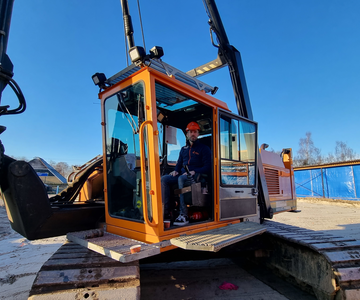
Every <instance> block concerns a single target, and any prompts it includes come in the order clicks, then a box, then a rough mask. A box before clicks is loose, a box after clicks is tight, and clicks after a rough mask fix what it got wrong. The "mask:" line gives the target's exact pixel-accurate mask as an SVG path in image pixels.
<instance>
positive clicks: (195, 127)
mask: <svg viewBox="0 0 360 300" xmlns="http://www.w3.org/2000/svg"><path fill="white" fill-rule="evenodd" d="M189 130H199V131H200V126H199V124H198V123H196V122H190V123H189V124H188V125H187V126H186V132H188V131H189Z"/></svg>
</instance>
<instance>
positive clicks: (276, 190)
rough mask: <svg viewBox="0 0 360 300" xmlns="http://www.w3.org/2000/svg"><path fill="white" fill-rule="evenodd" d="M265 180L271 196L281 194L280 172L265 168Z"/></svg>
mask: <svg viewBox="0 0 360 300" xmlns="http://www.w3.org/2000/svg"><path fill="white" fill-rule="evenodd" d="M265 179H266V184H267V188H268V192H269V195H278V194H280V184H279V171H278V170H274V169H268V168H265Z"/></svg>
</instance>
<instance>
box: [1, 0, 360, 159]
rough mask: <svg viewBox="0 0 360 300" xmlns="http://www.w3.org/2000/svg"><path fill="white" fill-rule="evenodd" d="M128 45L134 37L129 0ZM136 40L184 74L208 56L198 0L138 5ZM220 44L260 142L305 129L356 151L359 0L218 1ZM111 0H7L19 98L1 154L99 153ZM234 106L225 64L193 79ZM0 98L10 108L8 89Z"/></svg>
mask: <svg viewBox="0 0 360 300" xmlns="http://www.w3.org/2000/svg"><path fill="white" fill-rule="evenodd" d="M129 5H130V13H131V15H132V18H133V22H134V27H135V34H134V37H135V43H136V44H137V45H142V37H141V31H140V28H139V23H138V13H137V7H136V1H135V0H129ZM140 5H141V10H142V19H143V26H144V34H145V43H146V48H147V49H150V48H151V47H152V46H154V45H158V46H162V47H163V48H164V52H165V55H164V57H163V60H164V61H165V62H167V63H169V64H171V65H173V66H175V67H177V68H179V69H181V70H183V71H188V70H190V69H192V68H194V67H196V66H199V65H201V64H203V63H206V62H208V61H210V60H213V59H215V58H216V54H217V50H216V48H214V47H213V46H212V45H211V42H210V37H209V26H208V24H207V15H206V13H205V10H204V7H203V4H202V1H201V0H183V1H169V0H167V1H165V0H153V1H141V0H140ZM217 5H218V9H219V11H220V15H221V17H222V20H223V23H224V26H225V29H226V31H227V34H228V38H229V40H230V43H231V44H232V45H234V46H235V47H236V48H237V49H238V50H239V51H240V53H241V55H242V60H243V65H244V69H245V76H246V80H247V85H248V91H249V95H250V101H251V105H252V110H253V115H254V119H255V121H257V122H258V124H259V125H258V128H259V144H262V143H267V144H269V145H270V148H273V149H275V150H280V149H282V148H285V147H291V148H293V149H294V151H295V152H296V151H297V149H298V143H299V139H300V138H303V137H305V133H306V132H307V131H311V132H312V137H313V140H314V143H315V146H317V147H318V148H320V149H321V150H322V154H324V155H327V154H328V153H329V152H334V149H335V142H336V141H343V142H346V143H347V144H348V146H350V147H351V148H353V149H354V150H355V151H356V152H357V153H360V141H359V138H358V136H357V128H358V127H359V125H360V121H359V117H358V115H359V102H360V101H359V100H360V55H359V54H360V34H359V31H360V18H359V17H358V15H359V11H360V2H359V1H357V0H346V1H340V0H317V1H310V0H302V1H288V0H273V1H268V0H253V1H245V0H241V1H240V0H237V1H234V0H221V1H218V3H217ZM124 43H125V39H124V33H123V21H122V14H121V7H120V1H118V0H104V1H95V0H86V1H85V0H77V1H70V0H51V1H49V0H31V1H29V0H16V1H15V3H14V9H13V17H12V22H11V30H10V38H9V44H8V51H7V53H8V55H9V56H10V58H11V60H12V62H13V64H14V66H15V67H14V73H15V75H14V79H15V80H16V81H17V82H18V84H19V85H20V87H21V89H22V90H23V93H24V94H25V97H26V100H27V106H28V107H27V110H26V111H25V113H23V114H20V115H14V116H3V117H2V118H1V124H2V125H5V126H6V127H7V130H6V131H5V132H4V133H3V134H2V136H1V139H2V141H3V144H4V146H5V149H6V153H7V154H8V155H12V156H15V157H22V156H24V157H27V158H28V159H32V158H33V157H35V156H40V157H42V158H44V159H45V160H48V161H49V160H53V161H56V162H59V161H65V162H67V163H69V164H70V165H72V164H82V163H85V162H86V161H88V160H89V159H91V158H93V157H94V156H96V155H97V154H100V153H102V138H101V125H100V122H101V115H100V102H99V100H98V97H97V92H98V89H97V87H95V86H94V85H93V82H92V80H91V76H92V75H93V74H94V73H96V72H103V73H105V74H106V75H107V77H110V76H112V75H113V74H115V73H116V72H118V71H120V70H121V69H123V68H125V67H126V58H125V48H124ZM201 80H203V81H205V82H207V83H208V84H210V85H214V86H215V85H216V86H218V87H219V88H220V89H219V91H218V93H217V94H216V97H217V98H219V99H221V100H223V101H225V102H227V104H228V106H229V107H230V109H231V110H232V111H233V112H236V106H235V101H234V96H233V92H232V87H231V83H230V78H229V75H228V71H227V69H226V68H224V69H222V70H221V71H218V72H215V73H213V74H210V75H207V76H204V77H201ZM1 104H2V105H6V104H10V105H12V106H13V107H15V106H17V103H16V100H15V97H14V96H13V94H12V91H11V90H10V89H9V88H7V89H6V90H5V91H4V93H3V96H2V102H1Z"/></svg>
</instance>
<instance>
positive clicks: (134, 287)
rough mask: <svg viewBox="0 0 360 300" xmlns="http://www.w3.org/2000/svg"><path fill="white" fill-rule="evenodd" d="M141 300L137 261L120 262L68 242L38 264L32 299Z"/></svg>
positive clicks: (31, 293)
mask: <svg viewBox="0 0 360 300" xmlns="http://www.w3.org/2000/svg"><path fill="white" fill-rule="evenodd" d="M120 295H121V297H122V299H140V271H139V263H138V261H135V262H131V263H126V264H124V263H120V262H117V261H115V260H113V259H111V258H109V257H107V256H104V255H101V254H98V253H96V252H94V251H91V250H89V249H87V248H85V247H82V246H80V245H77V244H75V243H72V242H69V243H66V244H64V245H63V246H61V247H60V248H59V250H58V251H57V252H55V253H54V254H53V255H52V256H51V257H50V259H49V260H48V261H47V262H46V263H45V264H44V265H43V266H42V267H41V269H40V271H39V273H38V274H37V276H36V279H35V281H34V284H33V286H32V289H31V291H30V297H29V299H31V300H35V299H36V300H42V299H44V300H45V299H46V300H51V299H54V300H55V299H56V300H65V299H66V300H67V299H77V300H80V299H119V296H120Z"/></svg>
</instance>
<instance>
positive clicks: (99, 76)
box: [91, 73, 106, 89]
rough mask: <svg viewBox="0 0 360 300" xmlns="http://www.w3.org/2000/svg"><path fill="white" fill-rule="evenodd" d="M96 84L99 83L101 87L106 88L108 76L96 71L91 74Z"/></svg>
mask: <svg viewBox="0 0 360 300" xmlns="http://www.w3.org/2000/svg"><path fill="white" fill-rule="evenodd" d="M91 78H92V80H93V82H94V84H95V85H97V86H98V87H99V88H100V89H105V88H106V76H105V74H104V73H95V74H94V75H93V76H91Z"/></svg>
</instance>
